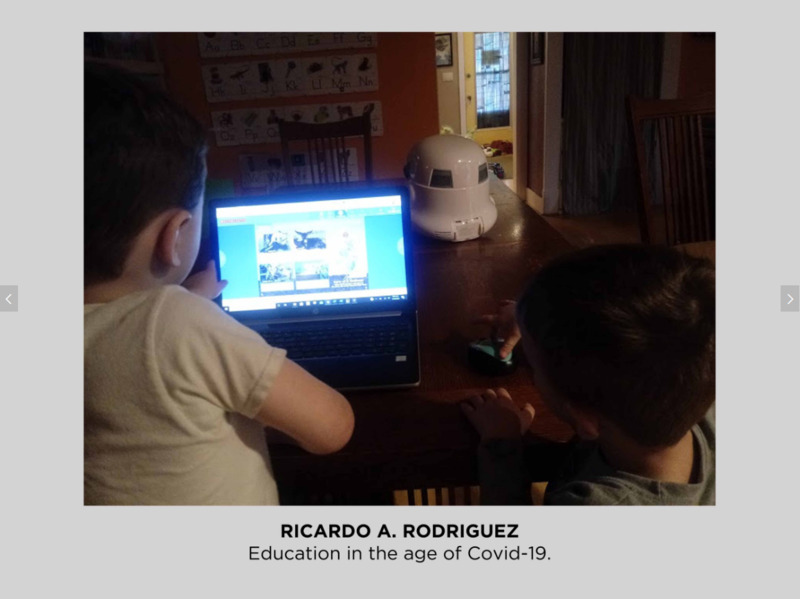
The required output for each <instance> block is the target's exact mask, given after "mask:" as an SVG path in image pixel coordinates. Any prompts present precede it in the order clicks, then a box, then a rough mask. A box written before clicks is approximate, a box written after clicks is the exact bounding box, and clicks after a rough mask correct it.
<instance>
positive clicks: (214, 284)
mask: <svg viewBox="0 0 800 599" xmlns="http://www.w3.org/2000/svg"><path fill="white" fill-rule="evenodd" d="M227 284H228V281H218V280H217V269H216V265H215V264H214V261H213V260H209V261H208V264H206V267H205V269H203V270H201V271H198V272H196V273H194V274H193V275H192V276H190V277H187V278H186V280H185V281H184V282H183V286H184V287H186V289H188V290H189V291H191V292H192V293H196V294H197V295H199V296H201V297H204V298H206V299H210V300H213V299H214V298H215V297H217V296H218V295H219V294H220V293H222V290H223V289H225V286H226V285H227Z"/></svg>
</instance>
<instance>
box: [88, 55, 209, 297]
mask: <svg viewBox="0 0 800 599" xmlns="http://www.w3.org/2000/svg"><path fill="white" fill-rule="evenodd" d="M83 146H84V189H85V191H84V245H83V249H84V277H85V282H86V283H91V282H97V281H104V280H109V279H115V278H117V277H118V276H119V275H120V274H122V269H123V266H124V263H125V260H126V259H127V257H128V253H129V251H130V248H131V243H132V241H133V239H134V238H135V237H136V235H138V234H139V233H140V232H141V230H142V229H143V228H144V227H145V226H146V225H147V223H149V222H150V221H151V220H152V219H153V218H155V217H156V216H158V215H159V214H161V213H162V212H164V211H165V210H168V209H169V208H173V207H180V208H185V209H187V210H191V209H193V208H195V207H196V206H197V202H198V200H199V198H200V196H201V194H202V192H203V188H204V184H205V176H206V171H205V154H206V147H207V146H206V136H205V131H204V130H203V128H202V127H201V126H200V124H199V123H198V122H197V121H196V120H195V119H194V118H193V117H192V116H191V115H189V113H188V112H186V111H185V110H184V109H183V108H181V107H180V106H178V105H177V104H176V103H175V102H173V101H172V100H171V99H169V98H168V97H167V95H166V94H165V93H164V92H162V91H161V90H159V89H158V88H157V87H155V86H154V85H150V84H149V83H148V82H146V81H144V80H142V79H141V78H140V77H138V76H136V75H134V74H132V73H129V72H127V71H124V70H122V69H118V68H114V67H109V66H106V65H101V64H95V63H87V64H86V65H85V67H84V142H83Z"/></svg>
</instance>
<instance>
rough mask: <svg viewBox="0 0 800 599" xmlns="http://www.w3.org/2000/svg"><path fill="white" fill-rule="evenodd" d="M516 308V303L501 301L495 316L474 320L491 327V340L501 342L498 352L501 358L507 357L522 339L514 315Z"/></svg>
mask: <svg viewBox="0 0 800 599" xmlns="http://www.w3.org/2000/svg"><path fill="white" fill-rule="evenodd" d="M516 306H517V303H516V302H514V301H512V300H503V301H502V302H500V305H499V306H498V307H497V314H484V315H483V316H481V317H480V318H478V319H477V320H475V323H476V324H488V325H491V327H492V339H501V340H502V344H501V345H500V349H499V351H498V353H499V355H500V357H501V358H506V357H508V354H510V353H511V350H512V349H514V346H516V345H517V343H519V340H520V339H521V338H522V334H521V333H520V330H519V327H518V326H517V317H516V315H515V313H514V311H515V309H516Z"/></svg>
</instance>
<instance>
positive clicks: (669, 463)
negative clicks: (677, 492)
mask: <svg viewBox="0 0 800 599" xmlns="http://www.w3.org/2000/svg"><path fill="white" fill-rule="evenodd" d="M598 442H599V445H600V450H601V451H602V453H603V457H604V458H605V460H606V461H607V462H608V463H609V464H610V465H611V466H613V467H614V468H616V469H617V470H621V471H623V472H628V473H630V474H635V475H637V476H643V477H645V478H650V479H653V480H658V481H661V482H673V483H682V484H687V483H689V482H692V480H693V477H694V464H695V455H694V454H695V451H694V435H693V434H692V431H689V432H687V433H686V435H684V436H683V438H682V439H681V440H680V441H678V442H677V443H676V444H675V445H671V446H669V447H664V448H658V449H653V448H646V447H642V446H641V445H639V444H637V443H635V442H633V441H631V440H630V439H628V438H627V437H625V436H623V435H609V436H608V437H605V438H601V439H599V440H598Z"/></svg>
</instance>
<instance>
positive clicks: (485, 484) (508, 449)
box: [478, 439, 531, 505]
mask: <svg viewBox="0 0 800 599" xmlns="http://www.w3.org/2000/svg"><path fill="white" fill-rule="evenodd" d="M478 479H479V481H480V486H481V504H482V505H529V504H530V503H531V490H530V481H529V480H528V479H527V476H526V470H525V461H524V458H523V450H522V439H493V440H491V441H486V442H483V443H481V444H480V446H479V448H478Z"/></svg>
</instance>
